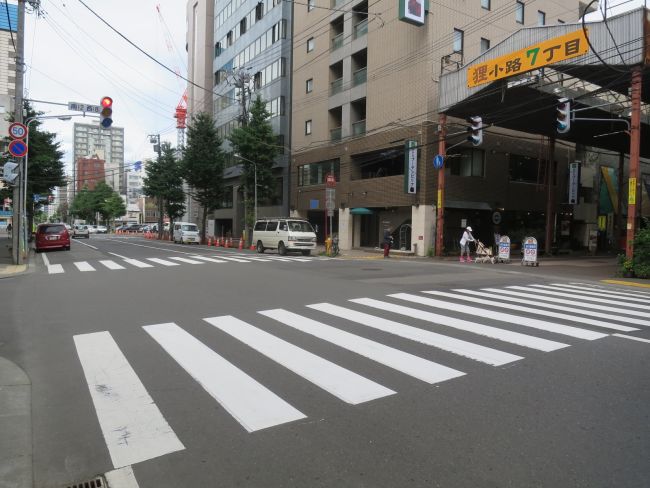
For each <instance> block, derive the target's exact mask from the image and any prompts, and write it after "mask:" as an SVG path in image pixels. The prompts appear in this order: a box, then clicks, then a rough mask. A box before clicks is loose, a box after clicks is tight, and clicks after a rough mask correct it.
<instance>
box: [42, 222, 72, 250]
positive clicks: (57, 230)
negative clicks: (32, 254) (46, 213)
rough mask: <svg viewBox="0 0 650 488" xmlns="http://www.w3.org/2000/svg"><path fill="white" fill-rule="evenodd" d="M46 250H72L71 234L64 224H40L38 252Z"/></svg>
mask: <svg viewBox="0 0 650 488" xmlns="http://www.w3.org/2000/svg"><path fill="white" fill-rule="evenodd" d="M46 249H63V250H65V251H69V250H70V233H69V232H68V229H66V228H65V225H64V224H39V226H38V227H37V228H36V252H41V251H44V250H46Z"/></svg>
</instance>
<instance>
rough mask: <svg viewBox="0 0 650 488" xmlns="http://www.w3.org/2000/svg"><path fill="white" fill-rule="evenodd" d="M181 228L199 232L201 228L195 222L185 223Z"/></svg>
mask: <svg viewBox="0 0 650 488" xmlns="http://www.w3.org/2000/svg"><path fill="white" fill-rule="evenodd" d="M181 230H187V231H190V232H198V231H199V228H198V227H197V226H196V225H194V224H187V225H183V226H182V227H181Z"/></svg>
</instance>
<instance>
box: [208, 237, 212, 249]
mask: <svg viewBox="0 0 650 488" xmlns="http://www.w3.org/2000/svg"><path fill="white" fill-rule="evenodd" d="M210 246H212V236H210V237H208V247H210Z"/></svg>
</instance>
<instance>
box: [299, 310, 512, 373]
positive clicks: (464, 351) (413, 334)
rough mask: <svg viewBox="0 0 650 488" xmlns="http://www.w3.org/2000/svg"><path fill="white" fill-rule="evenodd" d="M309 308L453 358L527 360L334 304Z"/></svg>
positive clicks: (505, 361) (500, 362) (500, 361)
mask: <svg viewBox="0 0 650 488" xmlns="http://www.w3.org/2000/svg"><path fill="white" fill-rule="evenodd" d="M307 307H309V308H312V309H314V310H318V311H319V312H323V313H327V314H330V315H334V316H335V317H339V318H342V319H346V320H350V321H352V322H355V323H357V324H361V325H365V326H367V327H372V328H373V329H377V330H381V331H383V332H388V333H389V334H393V335H396V336H399V337H403V338H405V339H410V340H412V341H416V342H419V343H421V344H426V345H428V346H432V347H436V348H438V349H442V350H443V351H447V352H450V353H452V354H457V355H459V356H463V357H466V358H469V359H473V360H476V361H480V362H482V363H486V364H491V365H492V366H502V365H504V364H508V363H511V362H513V361H518V360H520V359H523V357H522V356H516V355H514V354H510V353H507V352H503V351H499V350H497V349H492V348H490V347H484V346H480V345H478V344H474V343H472V342H467V341H463V340H460V339H455V338H453V337H448V336H445V335H442V334H437V333H435V332H431V331H428V330H425V329H419V328H417V327H412V326H410V325H406V324H402V323H400V322H394V321H392V320H388V319H384V318H381V317H377V316H375V315H370V314H367V313H364V312H358V311H356V310H352V309H350V308H345V307H339V306H338V305H332V304H331V303H315V304H312V305H307Z"/></svg>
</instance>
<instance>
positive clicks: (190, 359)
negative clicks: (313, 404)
mask: <svg viewBox="0 0 650 488" xmlns="http://www.w3.org/2000/svg"><path fill="white" fill-rule="evenodd" d="M143 329H144V330H145V331H146V332H147V333H148V334H149V335H150V336H151V337H152V338H153V339H154V340H155V341H156V342H158V344H160V346H161V347H162V348H163V349H164V350H165V351H166V352H167V353H168V354H169V355H171V357H172V358H174V360H175V361H176V362H177V363H178V364H179V365H180V366H181V367H182V368H183V369H184V370H185V371H186V372H187V373H188V374H189V375H190V376H191V377H192V378H194V379H195V380H196V381H197V382H198V383H199V384H200V385H201V386H202V387H203V388H204V389H205V391H207V392H208V393H209V394H210V395H211V396H212V397H213V398H214V399H215V400H216V401H217V402H219V404H220V405H221V406H222V407H223V408H224V409H226V411H227V412H228V413H230V415H232V416H233V417H234V418H235V420H237V421H238V422H239V423H240V424H241V425H242V426H243V427H244V428H245V429H246V430H247V431H248V432H255V431H257V430H260V429H266V428H269V427H273V426H275V425H280V424H284V423H287V422H293V421H295V420H300V419H303V418H305V417H306V416H305V414H303V413H302V412H300V411H299V410H297V409H295V408H294V407H292V406H291V405H289V404H288V403H287V402H285V401H284V400H283V399H282V398H280V397H279V396H277V395H276V394H275V393H273V392H272V391H270V390H269V389H267V388H266V387H265V386H263V385H262V384H260V383H258V382H257V381H256V380H254V379H253V378H251V377H250V376H248V375H247V374H246V373H244V372H243V371H242V370H240V369H239V368H237V367H236V366H234V365H233V364H232V363H230V362H228V361H227V360H226V359H224V358H223V357H221V356H220V355H219V354H217V353H216V352H214V351H213V350H212V349H210V348H209V347H208V346H206V345H205V344H203V343H202V342H201V341H199V340H198V339H196V338H195V337H193V336H192V335H190V334H189V333H187V332H185V331H184V330H183V329H181V328H180V327H178V326H177V325H176V324H174V323H167V324H157V325H147V326H145V327H143Z"/></svg>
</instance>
